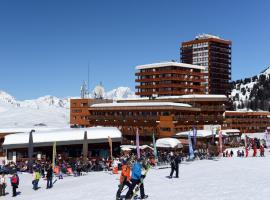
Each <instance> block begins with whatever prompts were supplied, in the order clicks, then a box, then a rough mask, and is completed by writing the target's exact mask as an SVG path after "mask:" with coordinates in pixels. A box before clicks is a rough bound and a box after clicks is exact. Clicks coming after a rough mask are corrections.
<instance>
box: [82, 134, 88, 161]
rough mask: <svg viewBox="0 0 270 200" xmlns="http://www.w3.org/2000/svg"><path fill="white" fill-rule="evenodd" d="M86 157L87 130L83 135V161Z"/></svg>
mask: <svg viewBox="0 0 270 200" xmlns="http://www.w3.org/2000/svg"><path fill="white" fill-rule="evenodd" d="M87 157H88V139H87V131H85V132H84V137H83V162H84V163H86V162H87Z"/></svg>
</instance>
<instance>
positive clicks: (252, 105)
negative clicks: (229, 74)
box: [231, 67, 270, 110]
mask: <svg viewBox="0 0 270 200" xmlns="http://www.w3.org/2000/svg"><path fill="white" fill-rule="evenodd" d="M269 77H270V67H268V68H266V69H265V70H263V71H262V72H261V73H259V74H258V75H255V76H253V77H251V78H245V79H241V80H237V81H233V82H232V92H231V100H232V101H233V106H234V109H235V110H250V109H251V110H269V108H270V103H269V97H270V93H269V92H268V91H269V86H270V79H269Z"/></svg>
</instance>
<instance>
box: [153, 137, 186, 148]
mask: <svg viewBox="0 0 270 200" xmlns="http://www.w3.org/2000/svg"><path fill="white" fill-rule="evenodd" d="M156 147H160V148H182V147H183V145H182V144H181V142H180V141H179V140H178V139H176V138H161V139H158V140H157V141H156Z"/></svg>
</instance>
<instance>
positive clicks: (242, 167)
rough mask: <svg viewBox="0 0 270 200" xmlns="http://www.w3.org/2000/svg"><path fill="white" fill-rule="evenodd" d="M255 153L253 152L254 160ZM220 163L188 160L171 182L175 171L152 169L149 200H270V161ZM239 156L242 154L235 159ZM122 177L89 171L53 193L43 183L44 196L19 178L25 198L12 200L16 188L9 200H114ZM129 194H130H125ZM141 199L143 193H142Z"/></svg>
mask: <svg viewBox="0 0 270 200" xmlns="http://www.w3.org/2000/svg"><path fill="white" fill-rule="evenodd" d="M252 153H253V151H252V150H250V153H249V154H250V155H252ZM265 153H266V157H256V158H254V157H248V158H238V157H232V158H231V157H230V158H220V159H214V160H196V161H193V162H186V161H183V162H182V163H181V164H180V166H179V178H172V179H169V178H167V177H168V176H169V174H170V168H169V167H168V168H166V166H162V167H163V169H158V168H153V169H150V170H149V172H148V174H147V176H146V178H145V180H144V189H145V194H147V195H149V197H148V199H147V200H267V199H268V198H269V192H270V189H269V180H270V173H268V171H269V165H270V157H269V153H268V151H266V152H265ZM234 155H236V154H234ZM119 176H120V174H111V173H110V172H106V171H105V172H89V173H88V174H87V175H85V176H80V177H73V176H68V177H64V179H61V180H57V181H56V182H55V184H54V185H53V188H52V189H49V190H48V189H46V180H43V179H40V181H39V186H40V188H39V189H38V191H34V190H33V189H32V175H31V174H27V173H23V174H19V177H20V185H19V188H18V191H20V195H19V196H17V197H15V198H14V197H11V196H12V195H11V194H12V188H11V186H10V184H7V188H6V191H7V192H8V193H9V194H7V195H6V196H5V197H2V198H3V199H7V200H11V199H16V200H17V199H20V200H30V199H31V200H32V199H38V200H47V199H51V200H55V199H64V200H113V199H115V195H116V191H117V189H118V185H119ZM126 193H127V189H124V191H123V192H122V195H125V194H126ZM138 194H139V195H140V193H139V192H138Z"/></svg>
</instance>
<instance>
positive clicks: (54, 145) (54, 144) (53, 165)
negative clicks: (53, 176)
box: [52, 142, 56, 169]
mask: <svg viewBox="0 0 270 200" xmlns="http://www.w3.org/2000/svg"><path fill="white" fill-rule="evenodd" d="M55 158H56V142H54V143H53V155H52V167H53V169H54V167H55Z"/></svg>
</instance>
